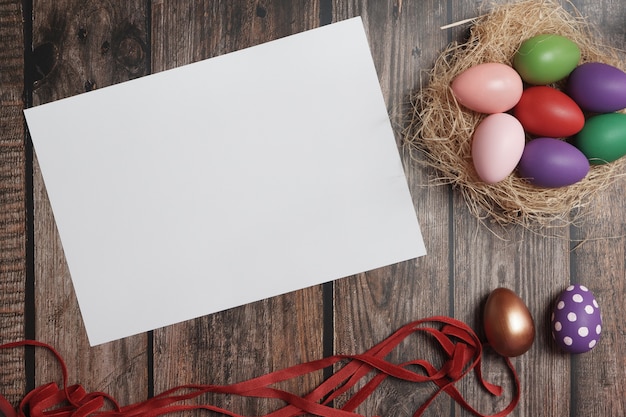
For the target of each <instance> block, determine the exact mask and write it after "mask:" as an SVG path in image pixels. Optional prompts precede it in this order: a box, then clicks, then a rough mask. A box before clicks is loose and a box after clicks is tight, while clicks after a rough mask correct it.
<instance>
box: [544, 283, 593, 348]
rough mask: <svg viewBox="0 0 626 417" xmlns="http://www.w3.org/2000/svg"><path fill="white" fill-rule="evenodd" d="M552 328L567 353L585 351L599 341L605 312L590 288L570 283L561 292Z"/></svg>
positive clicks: (554, 312)
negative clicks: (601, 309) (603, 312)
mask: <svg viewBox="0 0 626 417" xmlns="http://www.w3.org/2000/svg"><path fill="white" fill-rule="evenodd" d="M551 328H552V336H553V337H554V340H555V342H556V344H557V345H558V346H559V347H560V348H561V349H563V350H564V351H566V352H569V353H584V352H588V351H590V350H591V349H593V348H594V347H595V346H596V345H597V344H598V341H599V340H600V333H602V314H601V313H600V306H599V305H598V302H597V301H596V298H595V297H594V296H593V293H592V292H591V291H590V290H589V288H587V287H585V286H584V285H578V284H576V285H570V286H569V287H567V288H566V289H565V290H563V291H562V292H561V293H560V294H559V297H558V298H557V300H556V304H555V306H554V310H553V311H552V321H551Z"/></svg>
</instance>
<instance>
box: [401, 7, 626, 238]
mask: <svg viewBox="0 0 626 417" xmlns="http://www.w3.org/2000/svg"><path fill="white" fill-rule="evenodd" d="M569 6H570V7H568V8H569V9H572V10H573V7H571V5H569ZM541 33H555V34H559V35H562V36H566V37H568V38H569V39H571V40H572V41H574V42H575V43H577V44H578V46H579V48H580V50H581V62H589V61H599V62H604V63H606V64H610V65H613V66H616V67H618V68H621V69H622V70H623V69H624V68H623V64H622V61H621V60H620V58H619V55H620V52H619V51H617V50H615V49H613V48H611V47H608V46H604V45H603V44H602V42H600V41H599V38H600V37H599V35H598V33H597V32H595V31H594V30H593V28H591V27H590V25H588V24H587V23H585V21H584V19H583V18H582V17H581V16H580V14H579V13H578V12H576V11H575V10H574V11H573V12H568V11H567V10H566V9H565V8H564V7H563V5H561V4H560V3H556V2H555V1H551V0H524V1H519V2H516V3H511V4H506V5H496V6H494V7H493V8H492V10H491V11H490V12H489V13H488V14H486V15H483V16H481V17H478V18H477V19H476V20H475V21H474V22H473V24H472V26H471V28H470V31H469V37H468V39H467V41H466V42H465V43H453V44H450V45H449V46H448V47H447V48H446V49H445V50H444V51H443V52H442V53H441V55H440V56H439V58H438V59H437V60H436V62H435V64H434V67H433V68H432V70H431V72H430V74H429V75H430V77H429V82H428V84H427V85H426V86H425V87H423V88H421V89H420V90H419V91H418V92H417V93H416V94H415V95H414V97H412V100H411V104H412V106H411V115H410V120H409V124H408V128H407V129H406V130H405V135H404V139H405V141H406V144H407V145H408V146H409V148H410V150H411V155H412V157H413V158H414V159H416V160H417V161H420V162H424V163H425V164H426V165H428V166H430V167H433V168H434V169H435V172H436V173H437V175H436V176H435V179H434V180H435V182H436V183H444V184H452V185H453V186H454V187H455V188H456V189H458V190H460V192H461V193H462V195H463V197H464V200H465V202H466V203H467V206H468V207H469V210H470V211H471V213H472V214H473V215H475V216H476V217H477V218H479V219H481V220H487V219H491V221H493V222H496V223H498V224H500V225H505V226H506V225H508V224H512V223H515V224H522V225H523V226H527V227H530V228H533V227H535V226H538V227H539V228H542V227H548V226H549V227H554V226H557V227H561V226H566V225H569V224H572V223H573V222H576V220H579V219H580V218H581V217H582V215H583V214H588V209H589V208H590V203H591V201H592V197H593V195H594V194H596V193H598V192H600V191H602V190H604V189H605V188H606V187H607V186H608V185H610V184H611V182H612V181H614V180H615V179H616V178H617V177H619V176H621V175H623V172H624V165H625V161H626V158H621V159H620V160H618V161H616V162H613V163H610V164H605V165H596V166H592V167H591V169H590V171H589V174H588V175H587V176H586V178H585V179H583V180H582V181H580V182H578V183H576V184H573V185H571V186H568V187H562V188H555V189H550V188H540V187H536V186H533V185H531V184H529V183H528V182H526V181H524V180H522V179H520V178H518V177H517V176H516V175H515V174H512V175H509V176H508V178H506V179H505V180H504V181H502V182H500V183H497V184H494V185H489V184H485V183H484V182H482V181H481V180H480V179H479V177H478V176H477V174H476V171H475V170H474V166H473V163H472V159H471V138H472V133H473V131H474V128H475V127H476V125H477V124H478V123H479V122H480V121H481V120H482V119H483V118H484V117H485V115H483V114H478V113H475V112H473V111H471V110H467V109H465V108H462V107H461V106H460V105H459V104H458V103H457V102H456V101H455V99H454V96H453V95H452V93H451V90H450V84H451V81H452V79H453V78H454V77H455V76H456V75H458V74H459V73H461V72H463V71H464V70H466V69H468V68H470V67H472V66H474V65H477V64H480V63H485V62H501V63H505V64H508V65H511V62H512V59H513V56H514V54H515V51H516V49H517V48H518V46H519V45H520V44H521V43H522V42H523V41H524V40H526V39H528V38H530V37H532V36H534V35H538V34H541ZM555 87H557V88H560V86H559V85H555ZM420 155H423V157H421V156H420Z"/></svg>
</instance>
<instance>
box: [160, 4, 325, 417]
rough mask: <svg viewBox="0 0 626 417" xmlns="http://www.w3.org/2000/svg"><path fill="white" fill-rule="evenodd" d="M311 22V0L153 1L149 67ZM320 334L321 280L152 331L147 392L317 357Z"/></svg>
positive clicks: (246, 409) (296, 384)
mask: <svg viewBox="0 0 626 417" xmlns="http://www.w3.org/2000/svg"><path fill="white" fill-rule="evenodd" d="M318 21H319V9H318V3H317V2H315V1H304V2H284V1H265V2H262V3H259V2H256V1H240V2H230V1H199V0H197V1H193V2H188V1H182V0H176V1H156V2H154V3H153V5H152V51H153V54H152V56H153V65H152V67H153V70H154V71H155V72H158V71H161V70H165V69H168V68H172V67H177V66H180V65H184V64H188V63H191V62H195V61H198V60H201V59H205V58H210V57H213V56H217V55H221V54H224V53H228V52H232V51H235V50H239V49H242V48H246V47H249V46H254V45H257V44H260V43H262V42H266V41H270V40H273V39H277V38H280V37H283V36H287V35H290V34H293V33H298V32H301V31H304V30H307V29H311V28H314V27H316V26H318V25H319V23H318ZM199 82H201V80H199ZM242 108H243V106H242ZM207 117H210V115H207ZM241 261H242V262H245V258H244V259H242V260H241ZM303 268H306V265H303ZM215 279H220V278H219V277H215ZM322 334H323V297H322V286H315V287H312V288H309V289H305V290H301V291H295V292H293V293H290V294H287V295H284V296H280V297H274V298H271V299H269V300H264V301H260V302H257V303H253V304H249V305H246V306H244V307H239V308H234V309H231V310H228V311H225V312H221V313H217V314H213V315H210V316H207V317H203V318H200V319H197V320H192V321H190V322H187V323H183V324H180V325H175V326H168V327H167V328H165V329H159V330H157V331H155V332H154V351H155V354H154V381H155V384H154V390H155V393H159V392H161V391H163V390H165V389H167V388H170V387H172V386H175V385H179V384H183V383H209V382H210V383H217V384H225V383H232V382H237V381H241V380H244V379H247V378H250V377H254V376H258V375H261V374H264V373H266V372H269V371H272V370H278V369H282V368H285V367H287V366H290V365H295V364H298V363H301V362H305V361H308V360H313V359H318V358H321V357H322V355H323V344H322ZM320 380H321V374H320V373H317V374H314V375H311V376H309V377H307V378H304V379H298V380H297V381H293V382H291V383H288V384H286V385H285V386H283V387H284V388H287V389H290V390H293V391H295V392H298V393H301V394H304V393H306V392H307V391H308V390H310V389H311V388H312V387H314V386H316V385H317V384H318V383H319V382H320ZM203 402H211V403H213V404H216V405H220V406H223V407H227V408H229V409H232V410H234V411H237V412H240V413H243V414H244V415H257V414H260V413H264V412H268V411H270V410H272V409H274V408H276V407H277V406H279V405H280V403H274V402H267V401H260V402H259V401H254V400H246V399H241V398H223V397H215V396H213V397H208V398H205V399H203Z"/></svg>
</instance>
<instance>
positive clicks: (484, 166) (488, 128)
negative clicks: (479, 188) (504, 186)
mask: <svg viewBox="0 0 626 417" xmlns="http://www.w3.org/2000/svg"><path fill="white" fill-rule="evenodd" d="M524 144H525V135H524V128H523V127H522V124H521V123H520V122H519V121H518V120H517V119H516V118H515V117H513V116H511V115H510V114H507V113H496V114H491V115H489V116H487V117H486V118H485V119H484V120H483V121H482V122H480V124H479V125H478V126H477V127H476V130H475V131H474V136H473V139H472V160H473V162H474V168H476V173H477V174H478V176H479V177H480V178H481V179H482V180H483V181H484V182H486V183H487V184H495V183H497V182H500V181H502V180H503V179H505V178H506V177H507V176H508V175H509V174H510V173H511V172H513V170H514V169H515V167H516V166H517V163H518V162H519V160H520V158H521V157H522V153H523V152H524Z"/></svg>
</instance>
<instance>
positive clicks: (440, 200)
mask: <svg viewBox="0 0 626 417" xmlns="http://www.w3.org/2000/svg"><path fill="white" fill-rule="evenodd" d="M446 13H447V8H446V5H445V3H444V2H440V1H420V2H406V1H405V2H395V1H389V2H380V1H336V2H334V3H333V14H334V16H333V20H334V21H339V20H343V19H347V18H350V17H353V16H357V15H360V16H362V18H363V21H364V24H365V28H366V32H367V34H368V40H369V42H370V48H371V50H372V56H373V59H374V63H375V66H376V69H377V71H378V75H379V80H380V83H381V87H382V91H383V95H384V97H385V101H386V103H387V108H388V112H389V114H390V117H391V119H392V121H393V124H394V128H395V133H396V139H397V142H398V144H399V146H401V142H402V134H401V133H402V130H403V128H404V120H405V119H404V117H405V116H406V114H408V111H409V106H408V103H409V101H410V96H411V94H412V93H414V91H415V89H417V88H418V87H419V85H420V82H421V80H420V79H421V76H422V75H424V73H425V72H426V71H427V70H428V69H429V68H430V67H431V66H432V63H433V61H434V59H435V57H436V56H437V54H438V51H440V50H441V49H443V47H444V46H445V45H446V44H447V42H448V39H447V37H446V34H445V33H443V32H440V31H439V30H438V27H439V26H440V24H441V22H442V21H444V20H445V16H446ZM402 156H403V164H404V167H405V172H406V175H407V178H408V182H409V186H410V188H411V194H412V196H413V199H414V202H415V206H416V209H417V215H418V219H419V221H420V226H421V228H422V232H423V235H424V239H425V241H426V242H428V246H427V250H428V256H426V257H423V258H420V259H418V260H413V261H408V262H404V263H401V264H398V265H393V266H389V267H385V268H380V269H378V270H375V271H371V272H368V273H365V274H359V275H357V276H354V277H348V278H345V279H342V280H339V281H337V282H336V283H335V297H334V300H335V302H334V310H335V339H334V344H335V349H336V351H337V352H338V353H356V352H361V351H363V350H365V349H367V348H368V347H370V346H372V345H373V344H375V343H377V342H379V341H381V340H382V339H384V338H385V337H386V336H388V335H389V334H390V333H391V332H393V331H394V330H396V329H397V328H399V327H400V326H402V325H403V324H405V323H408V322H411V321H413V320H417V319H421V318H425V317H430V316H433V315H449V313H450V310H449V294H450V287H449V285H450V282H449V276H450V269H449V267H450V265H449V262H448V253H449V250H450V241H449V231H448V227H447V225H448V216H449V210H448V207H449V191H450V190H449V189H448V188H447V187H433V188H430V187H428V184H429V180H430V175H431V174H432V172H428V171H427V170H424V169H421V168H420V167H419V165H418V164H416V163H415V162H414V161H413V160H411V158H410V155H408V153H406V152H404V153H403V155H402ZM422 355H423V356H422ZM418 357H423V358H428V359H431V360H433V361H435V362H438V361H440V359H441V358H438V355H437V354H436V352H435V351H433V346H432V345H430V343H429V341H428V340H427V339H419V338H418V339H417V340H412V341H411V342H410V343H409V344H405V345H403V348H401V349H398V350H397V351H395V352H394V353H393V354H392V355H391V356H390V359H391V360H393V361H396V362H402V361H405V360H409V359H416V358H418ZM433 391H434V386H432V385H428V384H424V385H422V386H416V385H415V384H398V383H397V382H393V381H391V380H389V381H386V382H385V384H383V385H382V386H381V387H379V389H378V391H377V395H376V396H374V397H372V398H371V399H370V400H368V401H367V402H366V403H364V404H363V406H361V407H360V408H359V409H358V410H359V412H362V413H365V414H366V415H411V414H412V412H413V411H414V410H416V409H417V408H418V407H419V405H420V404H421V403H422V402H424V400H425V399H426V398H427V397H428V396H430V395H432V393H433ZM383 398H384V400H383ZM430 412H432V413H433V414H431V415H449V414H450V402H449V400H447V399H443V400H441V401H437V402H436V403H435V404H434V405H433V406H432V408H431V411H430Z"/></svg>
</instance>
